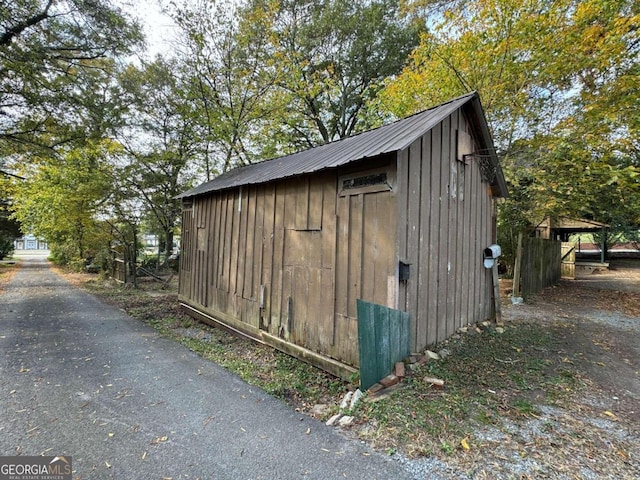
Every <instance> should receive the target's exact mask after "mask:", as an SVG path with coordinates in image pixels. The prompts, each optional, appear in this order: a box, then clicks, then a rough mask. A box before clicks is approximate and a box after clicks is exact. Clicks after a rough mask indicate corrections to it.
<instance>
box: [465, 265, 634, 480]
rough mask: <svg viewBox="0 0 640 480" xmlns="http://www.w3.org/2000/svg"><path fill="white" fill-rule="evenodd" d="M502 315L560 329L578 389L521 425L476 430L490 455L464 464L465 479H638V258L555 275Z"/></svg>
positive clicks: (564, 353)
mask: <svg viewBox="0 0 640 480" xmlns="http://www.w3.org/2000/svg"><path fill="white" fill-rule="evenodd" d="M503 317H504V320H505V321H506V322H507V323H508V322H513V321H527V322H532V321H533V322H542V323H545V322H547V323H552V324H554V325H561V326H563V327H565V328H564V331H566V334H565V335H564V338H562V342H561V350H560V351H558V355H560V356H561V357H562V359H563V362H566V363H570V364H571V365H572V366H573V367H575V368H576V369H577V370H578V371H579V372H580V379H581V381H582V382H583V383H584V384H585V387H586V388H583V389H581V390H580V391H579V394H577V395H574V396H573V397H572V398H571V400H570V402H568V403H567V404H566V405H564V406H563V407H562V408H556V407H548V406H547V407H541V408H540V411H539V412H538V415H534V416H533V417H532V418H531V419H530V420H528V421H527V422H524V423H523V424H520V425H511V424H509V422H505V424H504V425H502V426H501V428H495V427H488V428H487V429H486V430H484V431H482V430H481V431H478V432H476V436H477V438H479V439H481V440H483V441H484V442H485V445H488V446H491V447H493V452H494V454H493V455H492V457H490V458H487V457H486V456H484V457H483V458H479V459H477V461H475V462H474V461H471V462H467V463H466V465H467V468H470V467H471V471H472V472H473V473H472V474H470V475H469V478H588V479H591V478H593V479H600V478H611V479H618V478H629V479H631V478H640V261H629V260H618V261H613V262H612V263H611V268H610V270H609V271H600V272H595V273H593V274H590V275H586V276H582V277H578V278H577V279H576V280H563V281H561V283H560V284H559V285H558V286H557V287H553V288H549V289H546V290H544V291H543V292H541V293H540V294H538V295H537V296H536V297H534V298H533V299H530V300H529V301H528V302H527V303H526V304H520V305H511V304H510V303H509V304H507V305H506V306H505V307H504V311H503ZM532 395H533V396H535V392H532ZM485 452H486V450H485ZM467 460H470V459H467ZM467 472H468V473H471V472H470V471H469V470H467ZM463 478H464V477H463Z"/></svg>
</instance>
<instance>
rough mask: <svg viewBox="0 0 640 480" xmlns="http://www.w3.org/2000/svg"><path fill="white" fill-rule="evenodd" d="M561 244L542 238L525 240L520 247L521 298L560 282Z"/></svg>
mask: <svg viewBox="0 0 640 480" xmlns="http://www.w3.org/2000/svg"><path fill="white" fill-rule="evenodd" d="M561 259H562V254H561V242H560V241H557V240H547V239H543V238H525V239H524V242H523V245H522V267H521V270H520V271H521V277H520V278H521V285H522V296H523V297H524V298H525V299H526V298H527V297H529V296H531V295H534V294H536V293H538V292H539V291H540V290H542V289H543V288H546V287H549V286H551V285H555V284H557V283H558V282H559V281H560V267H561V264H562V260H561Z"/></svg>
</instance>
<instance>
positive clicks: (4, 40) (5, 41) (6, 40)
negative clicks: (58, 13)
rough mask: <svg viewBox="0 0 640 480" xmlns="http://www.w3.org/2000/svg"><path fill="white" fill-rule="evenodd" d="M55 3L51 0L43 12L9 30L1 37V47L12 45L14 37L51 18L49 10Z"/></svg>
mask: <svg viewBox="0 0 640 480" xmlns="http://www.w3.org/2000/svg"><path fill="white" fill-rule="evenodd" d="M53 1H54V0H49V1H48V2H47V5H46V6H45V7H44V10H43V11H42V12H40V13H38V14H37V15H34V16H32V17H30V18H27V19H26V20H25V21H23V22H20V23H18V24H17V25H16V26H14V27H13V28H9V29H8V30H7V31H6V32H4V33H3V34H2V36H0V46H5V45H9V44H10V43H11V40H13V37H16V36H18V35H20V34H21V33H22V32H24V31H25V30H26V29H27V28H29V27H32V26H34V25H37V24H38V23H40V22H42V21H43V20H46V19H47V18H49V8H51V5H52V4H53Z"/></svg>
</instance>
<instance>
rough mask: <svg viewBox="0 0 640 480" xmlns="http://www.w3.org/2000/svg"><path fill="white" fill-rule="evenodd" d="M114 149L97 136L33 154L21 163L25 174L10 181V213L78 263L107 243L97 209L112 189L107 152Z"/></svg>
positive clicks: (61, 255)
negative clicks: (56, 153)
mask: <svg viewBox="0 0 640 480" xmlns="http://www.w3.org/2000/svg"><path fill="white" fill-rule="evenodd" d="M118 148H119V147H118V145H117V144H114V143H113V142H110V141H101V142H95V143H90V144H88V145H87V146H85V147H83V148H77V149H71V150H69V151H68V152H66V154H65V155H63V156H62V157H60V158H56V159H52V158H51V157H43V158H38V159H35V160H34V161H33V162H32V163H31V164H30V165H28V166H24V167H23V169H24V176H25V178H26V179H25V180H24V181H16V182H14V184H13V187H12V198H13V199H14V205H13V207H12V208H13V211H14V213H13V217H14V218H15V219H17V220H18V221H19V222H20V223H21V224H22V226H23V229H24V230H27V231H31V232H33V234H34V235H36V236H38V237H42V238H45V239H46V240H47V242H49V245H50V247H51V250H52V253H53V255H54V256H55V257H57V259H58V260H59V261H60V262H61V263H72V264H74V265H75V266H77V267H80V266H83V265H84V261H85V259H87V258H90V257H92V256H93V255H95V253H96V249H98V248H99V247H101V246H103V245H105V244H107V243H108V240H107V239H105V238H104V231H103V230H102V228H101V226H100V222H99V219H98V216H97V214H98V211H99V207H100V205H101V204H102V203H103V202H104V199H105V198H106V196H107V194H108V192H109V191H110V189H111V188H112V184H111V172H110V169H109V167H108V164H109V162H108V157H109V156H110V155H112V154H113V153H114V151H116V150H117V149H118Z"/></svg>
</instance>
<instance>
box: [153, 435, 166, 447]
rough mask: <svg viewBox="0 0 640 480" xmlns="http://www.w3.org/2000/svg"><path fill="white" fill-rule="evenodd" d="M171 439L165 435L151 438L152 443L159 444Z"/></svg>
mask: <svg viewBox="0 0 640 480" xmlns="http://www.w3.org/2000/svg"><path fill="white" fill-rule="evenodd" d="M168 440H169V437H167V436H164V437H156V438H154V439H153V440H151V445H158V444H159V443H164V442H167V441H168Z"/></svg>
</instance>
